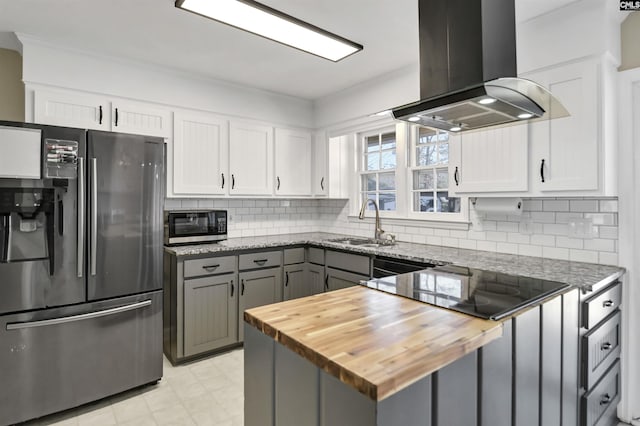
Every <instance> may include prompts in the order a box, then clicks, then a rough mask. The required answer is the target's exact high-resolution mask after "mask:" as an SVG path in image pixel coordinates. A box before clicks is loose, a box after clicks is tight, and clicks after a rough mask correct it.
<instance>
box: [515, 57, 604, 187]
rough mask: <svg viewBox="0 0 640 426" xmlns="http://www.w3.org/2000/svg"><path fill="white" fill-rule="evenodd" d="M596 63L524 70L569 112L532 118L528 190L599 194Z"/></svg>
mask: <svg viewBox="0 0 640 426" xmlns="http://www.w3.org/2000/svg"><path fill="white" fill-rule="evenodd" d="M600 73H601V71H600V62H599V61H597V60H587V61H581V62H575V63H570V64H566V65H560V66H556V67H553V68H550V69H546V70H544V71H539V72H534V73H530V74H528V75H527V76H526V77H527V78H530V79H532V80H534V81H536V82H538V83H540V84H541V85H543V86H545V87H547V88H548V89H549V90H550V91H551V93H553V94H554V96H556V97H557V98H558V100H560V102H561V103H562V104H563V105H564V107H565V108H566V109H567V110H568V111H569V114H571V115H570V116H568V117H563V118H556V119H553V120H549V121H543V122H536V123H532V124H531V126H530V137H531V141H532V151H531V152H532V159H531V160H532V162H531V164H532V167H533V170H534V173H533V175H532V181H533V182H534V191H539V192H540V193H546V192H559V191H563V192H576V191H580V192H583V191H589V192H597V193H604V192H606V191H605V188H604V182H603V181H602V180H601V177H603V174H604V173H605V170H604V166H605V163H604V160H605V158H604V157H605V155H606V152H605V150H604V149H603V147H604V142H605V140H604V138H607V137H610V136H607V135H605V134H603V124H604V121H603V119H604V115H603V112H602V110H603V96H602V94H601V92H600V91H601V89H602V87H603V85H602V84H601V82H602V80H601V75H600Z"/></svg>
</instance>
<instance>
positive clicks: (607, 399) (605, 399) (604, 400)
mask: <svg viewBox="0 0 640 426" xmlns="http://www.w3.org/2000/svg"><path fill="white" fill-rule="evenodd" d="M610 402H611V396H610V395H609V394H608V393H607V394H605V395H604V396H603V397H602V399H601V400H600V405H606V404H608V403H610Z"/></svg>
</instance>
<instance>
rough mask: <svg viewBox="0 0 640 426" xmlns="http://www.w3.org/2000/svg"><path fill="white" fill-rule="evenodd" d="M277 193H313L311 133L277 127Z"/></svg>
mask: <svg viewBox="0 0 640 426" xmlns="http://www.w3.org/2000/svg"><path fill="white" fill-rule="evenodd" d="M274 144H275V164H276V169H275V175H276V181H275V185H276V195H311V148H312V146H311V133H309V132H304V131H299V130H290V129H276V131H275V143H274Z"/></svg>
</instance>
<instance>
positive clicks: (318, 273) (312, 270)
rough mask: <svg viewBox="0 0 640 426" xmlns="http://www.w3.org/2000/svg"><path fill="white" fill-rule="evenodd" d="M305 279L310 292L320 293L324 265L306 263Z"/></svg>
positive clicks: (322, 284) (322, 287)
mask: <svg viewBox="0 0 640 426" xmlns="http://www.w3.org/2000/svg"><path fill="white" fill-rule="evenodd" d="M306 280H307V283H308V285H309V286H310V287H311V294H319V293H322V292H323V291H324V265H316V264H314V263H307V264H306Z"/></svg>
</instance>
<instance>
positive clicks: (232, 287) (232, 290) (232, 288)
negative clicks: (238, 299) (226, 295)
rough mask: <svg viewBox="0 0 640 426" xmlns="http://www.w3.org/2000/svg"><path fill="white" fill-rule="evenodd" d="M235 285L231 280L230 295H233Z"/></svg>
mask: <svg viewBox="0 0 640 426" xmlns="http://www.w3.org/2000/svg"><path fill="white" fill-rule="evenodd" d="M235 289H236V287H235V286H234V285H233V280H231V297H233V292H234V291H235Z"/></svg>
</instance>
